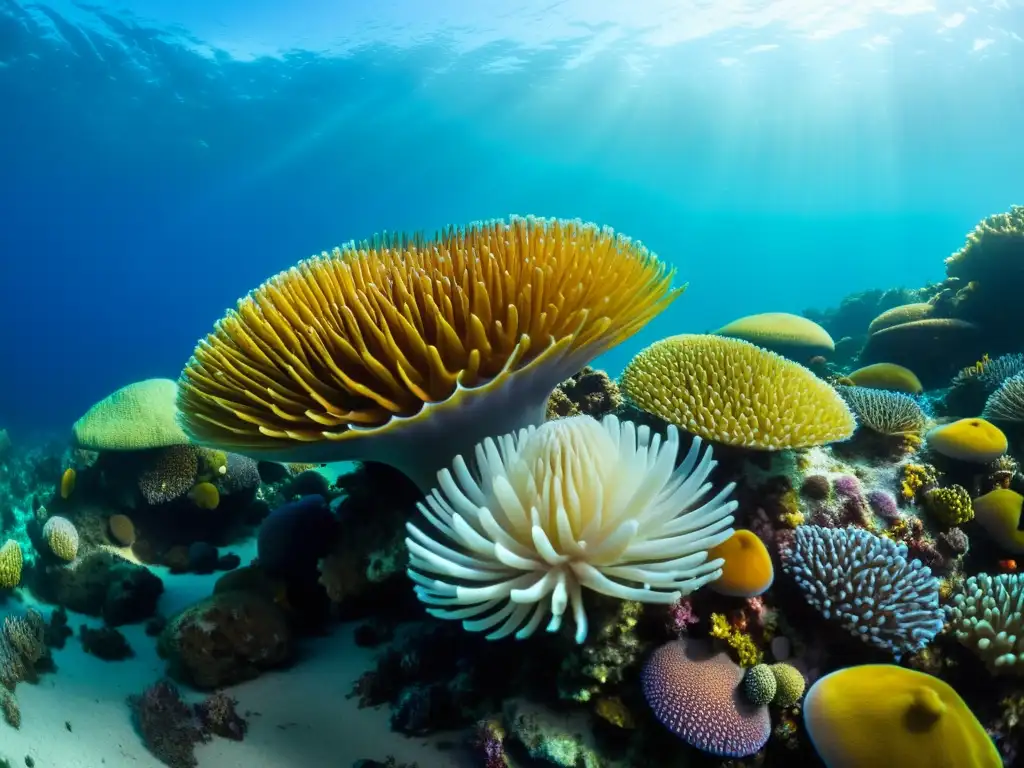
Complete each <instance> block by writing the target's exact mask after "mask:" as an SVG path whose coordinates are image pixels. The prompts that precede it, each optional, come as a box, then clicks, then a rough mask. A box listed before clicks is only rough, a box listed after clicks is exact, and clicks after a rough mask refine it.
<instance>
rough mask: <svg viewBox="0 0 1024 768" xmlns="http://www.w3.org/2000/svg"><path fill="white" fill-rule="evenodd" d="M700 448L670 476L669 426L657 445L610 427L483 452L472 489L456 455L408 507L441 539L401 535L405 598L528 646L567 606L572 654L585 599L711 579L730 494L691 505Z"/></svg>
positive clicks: (561, 427)
mask: <svg viewBox="0 0 1024 768" xmlns="http://www.w3.org/2000/svg"><path fill="white" fill-rule="evenodd" d="M701 448H702V445H701V441H700V440H699V439H694V440H693V441H692V442H691V444H690V449H689V451H688V452H687V453H686V456H685V458H684V459H683V461H682V464H681V465H680V466H679V467H678V468H675V463H676V457H677V453H678V451H679V434H678V431H677V430H676V429H675V428H674V427H670V428H669V431H668V436H667V438H666V439H665V440H662V439H661V437H660V436H657V435H653V436H652V434H651V432H650V429H649V428H647V427H645V426H642V427H639V428H638V427H637V426H636V425H634V424H633V423H632V422H628V421H626V422H619V420H618V419H617V418H616V417H614V416H606V417H605V418H604V420H603V421H602V422H598V421H596V420H595V419H592V418H590V417H589V416H576V417H571V418H568V419H559V420H556V421H550V422H547V423H546V424H544V425H542V426H540V427H537V428H530V429H526V430H522V431H520V432H519V433H518V434H510V435H505V436H502V437H499V438H497V439H490V438H489V439H487V440H485V441H484V442H483V443H481V444H480V445H479V446H478V447H477V449H476V452H475V453H476V465H477V468H478V471H479V476H478V477H479V479H474V477H473V476H472V475H471V474H470V472H469V469H468V467H467V463H466V460H465V458H464V457H462V456H457V457H456V458H455V460H454V462H453V470H452V471H449V470H443V471H442V472H441V473H440V474H439V476H438V480H439V488H438V489H435V490H434V491H432V492H431V494H430V495H429V496H427V498H426V501H425V502H424V503H421V504H419V505H418V506H419V509H420V512H422V514H423V516H424V517H425V518H426V519H427V521H428V522H429V523H430V524H431V526H432V527H433V528H434V529H436V531H437V533H439V534H440V538H439V539H438V538H432V537H431V536H428V535H427V534H426V533H424V532H423V531H421V530H420V529H419V528H418V527H417V526H416V525H413V524H412V523H409V524H408V525H407V530H408V532H409V537H408V538H407V539H406V544H407V546H408V547H409V554H410V557H409V565H410V568H409V577H410V578H411V579H412V580H413V582H414V583H415V584H416V594H417V596H418V597H419V599H420V600H421V601H422V602H424V603H425V604H426V605H427V606H428V612H429V613H430V614H431V615H433V616H436V617H438V618H447V619H457V620H461V621H462V622H463V626H464V627H465V628H466V629H467V630H470V631H487V632H488V633H489V634H488V637H489V638H493V639H497V638H501V637H506V636H508V635H512V634H514V635H515V636H516V637H517V638H525V637H529V636H530V635H532V634H533V633H534V632H535V631H536V630H537V628H538V627H539V626H540V625H541V624H542V622H544V621H545V619H547V620H548V622H547V629H548V631H557V630H558V629H559V627H560V626H561V623H562V617H563V614H564V613H565V611H566V609H567V608H568V609H570V610H571V613H572V617H573V620H574V622H575V624H576V641H577V642H580V643H582V642H583V640H584V639H585V638H586V636H587V613H586V609H585V607H584V601H583V589H584V588H587V589H591V590H594V591H595V592H599V593H602V594H605V595H608V596H611V597H617V598H620V599H623V600H638V601H642V602H654V603H663V604H667V605H670V604H672V603H674V602H675V601H676V600H678V599H679V597H680V596H682V595H683V594H686V593H689V592H692V591H694V590H695V589H698V588H700V587H701V586H703V585H704V584H707V583H708V582H709V581H713V580H714V579H716V578H718V577H719V576H720V575H721V566H722V561H721V560H708V555H707V550H708V549H709V548H710V547H713V546H715V545H717V544H720V543H722V542H723V541H725V540H727V539H728V538H729V536H731V535H732V528H731V527H730V525H731V523H732V520H733V518H732V512H733V510H735V508H736V503H735V502H731V501H728V498H729V494H730V493H731V492H732V488H733V487H732V486H731V485H727V486H725V488H723V489H722V490H721V491H720V492H719V493H718V494H716V495H715V496H713V497H712V498H710V499H707V500H705V499H704V497H705V496H706V495H707V493H708V491H709V490H710V489H711V484H710V483H707V482H705V481H706V480H707V478H708V477H709V476H710V474H711V471H712V470H713V469H714V467H715V462H714V461H713V459H712V453H711V450H710V449H704V450H703V451H702V450H701ZM634 585H637V586H634ZM639 585H643V586H639Z"/></svg>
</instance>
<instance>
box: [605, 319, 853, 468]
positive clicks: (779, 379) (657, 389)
mask: <svg viewBox="0 0 1024 768" xmlns="http://www.w3.org/2000/svg"><path fill="white" fill-rule="evenodd" d="M620 385H621V387H622V390H623V392H624V393H625V394H626V396H627V397H629V399H630V400H632V401H633V402H634V403H635V404H636V405H637V406H639V407H640V408H642V409H643V410H645V411H647V412H649V413H652V414H654V415H655V416H658V417H659V418H661V419H664V420H665V421H667V422H669V423H670V424H675V425H677V426H679V427H681V428H683V429H685V430H687V431H688V432H691V433H693V434H695V435H700V436H701V437H703V438H706V439H708V440H712V441H715V442H719V443H725V444H726V445H737V446H743V447H745V448H755V449H760V450H784V449H786V448H805V447H810V446H815V445H823V444H825V443H831V442H835V441H838V440H845V439H847V438H848V437H850V435H852V434H853V431H854V428H855V427H856V422H855V420H854V417H853V414H852V413H851V412H850V409H849V408H848V407H847V406H846V403H845V402H843V399H842V398H841V397H840V396H839V395H838V394H837V393H836V391H835V390H834V389H833V388H832V387H831V386H829V385H828V384H827V383H825V382H824V381H822V380H821V379H819V378H818V377H817V376H815V375H814V374H813V373H811V372H810V371H809V370H807V369H806V368H804V367H803V366H802V365H798V364H797V363H794V362H792V361H790V360H787V359H786V358H784V357H782V356H781V355H777V354H775V353H774V352H769V351H767V350H764V349H761V348H760V347H756V346H754V345H753V344H751V343H749V342H746V341H742V340H740V339H730V338H725V337H722V336H708V335H699V334H684V335H682V336H672V337H670V338H667V339H663V340H662V341H659V342H656V343H654V344H652V345H651V346H649V347H647V349H645V350H643V351H642V352H640V354H638V355H637V356H636V357H634V358H633V360H632V361H630V363H629V365H627V366H626V370H625V371H624V372H623V374H622V379H621V382H620Z"/></svg>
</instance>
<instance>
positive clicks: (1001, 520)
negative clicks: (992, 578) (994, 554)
mask: <svg viewBox="0 0 1024 768" xmlns="http://www.w3.org/2000/svg"><path fill="white" fill-rule="evenodd" d="M1022 504H1024V496H1021V495H1020V494H1019V493H1017V492H1016V491H1014V490H1011V489H1009V488H996V489H995V490H992V491H989V492H988V493H986V494H985V495H984V496H979V497H978V498H976V499H975V500H974V503H973V505H972V506H973V507H974V519H975V520H977V521H978V523H979V525H981V527H982V528H983V529H984V530H985V532H986V533H987V534H988V535H989V537H991V539H992V541H994V542H995V543H996V545H997V546H999V547H1000V548H1002V549H1004V550H1006V551H1007V552H1012V553H1013V554H1016V555H1019V554H1024V531H1022V530H1021V529H1020V513H1021V505H1022Z"/></svg>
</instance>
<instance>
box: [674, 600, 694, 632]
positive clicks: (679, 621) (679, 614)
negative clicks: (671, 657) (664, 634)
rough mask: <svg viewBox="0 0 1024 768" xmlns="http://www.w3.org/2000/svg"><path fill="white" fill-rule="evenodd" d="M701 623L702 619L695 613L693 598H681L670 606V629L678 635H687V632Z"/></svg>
mask: <svg viewBox="0 0 1024 768" xmlns="http://www.w3.org/2000/svg"><path fill="white" fill-rule="evenodd" d="M699 621H700V619H699V618H698V616H697V614H695V613H694V612H693V599H692V598H691V597H681V598H679V599H678V600H676V602H674V603H673V604H672V605H671V606H669V609H668V625H669V629H670V630H671V631H672V632H675V633H676V634H677V635H682V634H686V630H687V629H688V628H689V627H690V626H691V625H693V624H696V623H697V622H699Z"/></svg>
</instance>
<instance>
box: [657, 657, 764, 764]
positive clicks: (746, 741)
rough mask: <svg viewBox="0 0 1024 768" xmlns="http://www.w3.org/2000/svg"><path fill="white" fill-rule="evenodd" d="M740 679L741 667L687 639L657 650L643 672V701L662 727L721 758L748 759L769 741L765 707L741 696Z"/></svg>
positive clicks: (741, 676) (741, 677)
mask: <svg viewBox="0 0 1024 768" xmlns="http://www.w3.org/2000/svg"><path fill="white" fill-rule="evenodd" d="M742 680H743V669H742V667H740V666H739V665H737V664H736V663H735V662H734V661H733V660H732V659H730V658H729V656H728V654H726V653H725V652H724V651H721V652H718V653H712V651H711V649H710V648H709V647H708V645H707V644H706V643H704V642H701V641H698V640H690V639H682V640H674V641H672V642H670V643H666V644H665V645H663V646H661V647H660V648H658V649H656V650H655V651H654V653H652V654H651V657H650V659H648V661H647V664H646V666H645V667H644V671H643V689H644V696H645V698H646V699H647V703H648V704H649V705H650V707H651V710H652V711H653V712H654V715H655V717H657V718H658V720H659V721H661V723H662V725H664V726H665V727H666V728H668V729H669V730H670V731H672V732H673V733H674V734H676V735H677V736H678V737H679V738H681V739H682V740H683V741H685V742H686V743H688V744H691V745H692V746H694V747H696V748H697V749H700V750H702V751H704V752H707V753H709V754H712V755H718V756H720V757H746V756H748V755H753V754H755V753H757V752H759V751H760V750H761V748H762V747H764V745H765V744H766V743H767V741H768V737H769V736H771V730H772V729H771V719H770V717H769V715H768V707H767V706H764V705H755V704H752V703H751V702H749V701H748V700H747V699H746V698H745V697H744V696H743V692H742V690H741V689H740V683H741V681H742Z"/></svg>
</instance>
